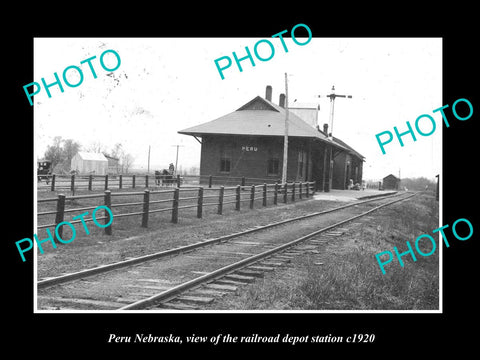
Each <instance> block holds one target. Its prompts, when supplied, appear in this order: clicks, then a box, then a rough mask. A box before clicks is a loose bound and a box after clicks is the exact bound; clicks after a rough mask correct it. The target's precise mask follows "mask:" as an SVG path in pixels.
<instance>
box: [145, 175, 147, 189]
mask: <svg viewBox="0 0 480 360" xmlns="http://www.w3.org/2000/svg"><path fill="white" fill-rule="evenodd" d="M145 187H146V188H148V175H145Z"/></svg>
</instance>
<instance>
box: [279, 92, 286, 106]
mask: <svg viewBox="0 0 480 360" xmlns="http://www.w3.org/2000/svg"><path fill="white" fill-rule="evenodd" d="M278 105H279V106H280V107H282V108H284V109H285V94H280V98H279V99H278Z"/></svg>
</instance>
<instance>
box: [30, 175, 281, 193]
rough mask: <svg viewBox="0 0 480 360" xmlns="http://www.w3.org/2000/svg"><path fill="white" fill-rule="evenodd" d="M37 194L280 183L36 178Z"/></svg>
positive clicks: (216, 179) (117, 177)
mask: <svg viewBox="0 0 480 360" xmlns="http://www.w3.org/2000/svg"><path fill="white" fill-rule="evenodd" d="M38 180H39V182H38V184H37V189H38V190H50V191H55V190H68V189H69V190H70V191H72V192H73V193H74V192H75V191H76V190H81V189H83V190H85V189H86V190H90V191H92V190H99V189H103V190H109V189H128V188H132V189H135V188H137V187H139V188H141V187H145V188H149V187H159V186H176V187H181V186H182V185H184V186H195V187H196V186H199V185H202V184H203V185H208V188H212V187H213V186H214V185H216V186H219V185H223V186H227V185H237V184H240V185H241V186H251V185H258V184H262V183H265V182H275V181H280V179H275V178H269V179H262V178H248V177H245V176H243V177H231V176H212V175H183V176H180V175H177V176H172V175H153V174H142V175H139V174H131V175H130V174H121V175H62V174H53V175H39V176H38Z"/></svg>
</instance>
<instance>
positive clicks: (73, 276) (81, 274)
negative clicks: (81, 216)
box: [37, 194, 399, 289]
mask: <svg viewBox="0 0 480 360" xmlns="http://www.w3.org/2000/svg"><path fill="white" fill-rule="evenodd" d="M395 196H399V195H397V194H393V195H388V196H382V197H376V198H373V199H368V200H362V201H359V202H354V203H350V204H346V205H342V206H339V207H335V208H331V209H327V210H323V211H319V212H314V213H310V214H306V215H301V216H297V217H295V218H291V219H285V220H281V221H278V222H274V223H271V224H267V225H263V226H259V227H255V228H252V229H247V230H244V231H241V232H237V233H232V234H229V235H224V236H220V237H218V238H213V239H208V240H204V241H200V242H197V243H193V244H190V245H185V246H181V247H178V248H173V249H168V250H164V251H160V252H156V253H152V254H148V255H144V256H140V257H136V258H133V259H128V260H124V261H119V262H116V263H112V264H105V265H100V266H97V267H95V268H90V269H85V270H80V271H77V272H74V273H68V274H64V275H60V276H57V277H51V278H47V279H44V280H40V281H37V289H43V288H46V287H49V286H53V285H58V284H62V283H67V282H70V281H74V280H77V279H81V278H85V277H89V276H93V275H98V274H101V273H105V272H108V271H111V270H117V269H120V268H124V267H129V266H132V265H136V264H140V263H143V262H146V261H150V260H156V259H159V258H162V257H167V256H171V255H177V254H180V253H183V252H188V251H192V250H195V249H197V248H201V247H204V246H208V245H212V244H216V243H220V242H223V241H226V240H230V239H232V238H236V237H239V236H243V235H247V234H250V233H254V232H257V231H262V230H266V229H269V228H272V227H275V226H280V225H284V224H288V223H290V222H294V221H299V220H303V219H308V218H311V217H314V216H319V215H323V214H327V213H330V212H334V211H338V210H342V209H345V208H347V207H352V206H355V205H359V204H364V203H367V202H372V201H376V200H382V199H388V198H391V197H395ZM248 200H250V199H248ZM205 205H206V204H204V206H205ZM208 205H210V204H208ZM211 205H218V204H216V203H212V204H211ZM165 210H167V209H158V210H150V212H160V211H165ZM134 214H135V215H141V214H142V213H141V212H139V213H134ZM122 215H123V214H122ZM125 215H133V214H125ZM116 216H117V217H118V216H119V215H116ZM54 225H55V224H53V225H52V226H54Z"/></svg>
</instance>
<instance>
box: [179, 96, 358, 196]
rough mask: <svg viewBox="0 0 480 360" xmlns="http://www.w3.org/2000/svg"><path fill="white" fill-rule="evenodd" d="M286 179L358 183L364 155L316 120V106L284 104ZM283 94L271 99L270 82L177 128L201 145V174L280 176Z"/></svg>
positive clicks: (339, 185)
mask: <svg viewBox="0 0 480 360" xmlns="http://www.w3.org/2000/svg"><path fill="white" fill-rule="evenodd" d="M288 110H289V114H288V162H287V182H293V181H296V182H299V181H315V182H316V189H317V191H330V189H332V188H333V189H347V186H348V184H349V182H350V180H353V183H354V184H356V183H359V184H361V182H362V169H363V161H364V160H365V158H364V157H363V156H362V155H361V154H360V153H358V152H357V151H355V150H354V149H353V148H351V147H350V146H349V145H347V144H346V143H345V142H344V141H342V140H340V139H338V138H336V137H333V138H332V137H330V138H329V137H328V133H327V132H328V126H327V125H326V124H325V125H324V126H323V129H322V130H320V127H319V126H318V124H317V114H318V109H317V108H308V107H307V108H301V107H297V108H295V107H289V109H288ZM285 117H286V109H285V95H284V94H280V97H279V103H278V105H277V104H274V103H273V102H272V87H271V86H267V88H266V94H265V98H262V97H260V96H257V97H255V98H253V99H252V100H250V101H249V102H247V103H246V104H244V105H243V106H241V107H240V108H238V109H237V110H235V111H233V112H231V113H229V114H226V115H224V116H222V117H220V118H218V119H215V120H212V121H209V122H206V123H203V124H200V125H197V126H193V127H191V128H187V129H184V130H181V131H179V132H178V133H180V134H184V135H191V136H193V137H195V138H196V139H197V140H198V141H199V142H200V143H201V145H202V148H201V158H200V175H201V176H209V175H212V176H215V177H217V176H218V177H222V176H223V177H243V176H244V177H245V178H258V179H262V180H263V182H268V183H274V182H275V181H281V178H282V166H283V148H284V135H285Z"/></svg>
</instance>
